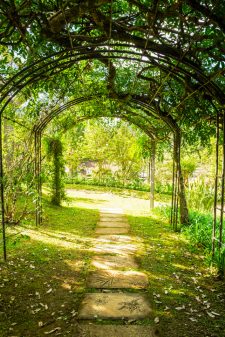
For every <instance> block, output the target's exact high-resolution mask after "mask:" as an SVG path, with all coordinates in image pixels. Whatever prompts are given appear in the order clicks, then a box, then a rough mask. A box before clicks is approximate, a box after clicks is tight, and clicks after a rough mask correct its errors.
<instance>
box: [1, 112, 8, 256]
mask: <svg viewBox="0 0 225 337" xmlns="http://www.w3.org/2000/svg"><path fill="white" fill-rule="evenodd" d="M2 139H3V135H2V116H1V115H0V190H1V191H0V194H1V196H0V198H1V220H2V243H3V258H4V261H6V260H7V251H6V225H5V202H4V170H3V147H2Z"/></svg>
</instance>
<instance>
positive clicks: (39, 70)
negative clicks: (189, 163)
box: [0, 43, 225, 113]
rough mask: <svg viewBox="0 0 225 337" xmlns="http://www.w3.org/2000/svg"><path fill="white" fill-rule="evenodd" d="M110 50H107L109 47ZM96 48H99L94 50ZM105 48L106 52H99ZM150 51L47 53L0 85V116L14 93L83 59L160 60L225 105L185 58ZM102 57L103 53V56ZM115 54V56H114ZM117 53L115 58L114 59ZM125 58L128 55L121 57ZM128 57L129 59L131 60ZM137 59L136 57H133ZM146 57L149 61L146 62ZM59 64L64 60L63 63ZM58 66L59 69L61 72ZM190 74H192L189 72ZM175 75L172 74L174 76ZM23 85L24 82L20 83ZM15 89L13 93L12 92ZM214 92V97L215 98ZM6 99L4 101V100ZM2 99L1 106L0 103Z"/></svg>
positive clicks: (89, 49)
mask: <svg viewBox="0 0 225 337" xmlns="http://www.w3.org/2000/svg"><path fill="white" fill-rule="evenodd" d="M110 47H111V48H114V49H109V48H110ZM116 47H118V48H124V49H115V48H116ZM95 48H99V49H95ZM101 48H106V49H101ZM125 48H131V49H132V50H127V49H125ZM153 49H154V48H150V47H148V46H147V47H146V48H144V47H141V46H140V47H136V46H134V45H131V44H124V43H120V44H119V43H116V44H109V43H106V44H97V45H91V46H86V47H76V48H73V49H70V50H63V51H60V52H57V53H54V54H51V55H49V56H46V57H44V58H42V59H41V60H39V61H36V62H34V63H32V64H31V65H29V66H27V67H25V68H23V69H22V70H21V71H19V72H18V73H17V74H15V75H14V76H13V77H12V78H11V79H9V80H8V82H6V84H5V85H4V86H2V88H1V90H0V93H1V95H2V97H1V99H0V104H3V106H2V108H1V110H0V113H1V112H3V111H4V109H5V107H6V106H7V105H8V103H9V102H10V101H11V100H12V99H13V97H14V96H16V94H17V93H19V92H20V91H21V90H22V89H23V88H24V87H25V86H27V85H29V84H31V83H33V82H37V81H39V80H41V79H42V78H45V77H46V75H47V74H49V75H51V74H50V72H51V71H53V70H54V69H56V71H55V72H53V73H52V74H55V73H58V72H62V71H63V70H64V69H67V68H69V67H71V66H72V65H73V64H74V63H75V62H79V61H81V60H87V59H115V58H117V59H124V60H125V59H127V60H131V61H137V62H140V63H146V64H154V60H157V61H159V60H160V61H162V62H163V63H165V64H167V65H169V66H172V69H171V68H169V69H167V68H166V67H165V66H163V71H164V72H166V71H168V72H169V73H170V72H171V71H172V70H173V72H174V71H175V70H177V71H179V73H183V74H184V75H189V76H190V77H191V78H194V79H195V80H196V81H197V83H199V84H200V85H201V86H204V87H205V88H207V90H208V91H209V93H210V94H212V95H214V96H218V97H217V98H218V99H219V100H220V99H221V100H222V103H224V102H225V95H224V93H223V92H222V91H221V90H220V88H219V87H218V86H217V85H216V84H215V83H213V82H212V81H211V79H210V78H209V77H207V76H206V75H205V74H204V73H203V72H202V71H200V70H199V68H198V66H197V65H196V64H195V63H194V62H193V61H190V60H188V59H187V58H186V57H182V56H181V55H175V54H173V55H171V54H170V53H169V51H167V52H165V51H164V52H163V51H161V52H160V55H164V58H163V57H162V56H157V58H156V56H153V55H148V54H146V52H147V51H149V52H155V53H157V52H159V51H158V50H153ZM134 50H141V52H137V51H134ZM143 52H145V59H143ZM102 54H105V56H103V55H102ZM114 54H115V55H114ZM116 54H118V56H116ZM124 55H129V56H126V57H125V56H124ZM131 56H132V57H131ZM166 56H168V57H171V58H173V59H174V60H177V61H178V62H179V64H181V65H182V66H185V67H188V68H189V71H188V70H187V69H186V68H182V67H180V65H178V64H177V65H175V66H174V64H172V63H171V62H169V60H168V59H167V58H166ZM137 57H140V59H139V58H137ZM148 58H149V60H148ZM63 61H65V62H64V63H63ZM155 66H157V67H159V68H160V65H159V64H158V63H157V65H155ZM61 67H63V68H62V69H61ZM193 71H194V73H193ZM174 76H175V75H174ZM24 82H25V83H24ZM14 90H15V91H14ZM215 93H217V95H215ZM7 97H9V98H8V100H7ZM5 99H6V102H5V104H4V103H3V102H4V100H5Z"/></svg>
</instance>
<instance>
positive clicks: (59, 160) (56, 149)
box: [45, 137, 65, 206]
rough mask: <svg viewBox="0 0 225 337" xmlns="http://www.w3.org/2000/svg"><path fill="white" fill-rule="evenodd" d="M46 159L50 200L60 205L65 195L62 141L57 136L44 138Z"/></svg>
mask: <svg viewBox="0 0 225 337" xmlns="http://www.w3.org/2000/svg"><path fill="white" fill-rule="evenodd" d="M45 141H46V145H47V146H46V150H47V159H48V160H49V161H50V162H49V164H48V169H49V170H48V171H49V176H48V178H47V179H49V181H47V182H49V185H50V188H51V202H52V204H54V205H57V206H60V205H61V202H62V200H63V198H64V197H65V190H64V182H63V176H64V172H65V170H64V160H63V146H62V142H61V140H60V139H59V138H57V137H51V138H46V140H45Z"/></svg>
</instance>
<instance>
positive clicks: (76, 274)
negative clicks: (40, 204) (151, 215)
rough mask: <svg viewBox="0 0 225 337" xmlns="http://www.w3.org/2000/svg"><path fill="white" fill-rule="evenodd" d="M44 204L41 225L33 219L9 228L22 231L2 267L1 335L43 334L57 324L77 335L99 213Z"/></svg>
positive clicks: (67, 333)
mask: <svg viewBox="0 0 225 337" xmlns="http://www.w3.org/2000/svg"><path fill="white" fill-rule="evenodd" d="M44 208H45V211H46V212H45V214H46V215H45V217H44V222H43V225H42V226H41V227H40V228H35V227H34V226H33V225H31V222H30V223H29V221H28V220H27V221H26V223H25V225H24V226H19V227H16V228H15V229H14V230H13V229H11V230H8V231H7V232H8V234H10V235H13V234H15V233H20V234H17V235H14V236H11V238H10V239H9V240H8V242H7V248H8V253H9V257H8V262H7V264H4V263H1V265H0V268H1V280H0V287H1V288H0V290H1V297H0V336H1V337H9V336H21V337H22V336H24V337H25V336H30V337H35V336H38V337H39V336H44V335H45V333H46V332H49V331H51V330H54V329H55V328H58V330H57V331H58V333H59V332H62V331H63V336H71V335H73V336H76V334H77V320H76V315H77V310H78V306H79V303H80V299H81V297H82V295H83V293H84V291H85V289H86V288H85V283H86V276H87V273H88V270H89V263H90V259H91V256H92V254H93V253H92V252H91V251H90V249H89V248H90V246H91V244H92V242H91V236H92V235H93V231H94V228H95V226H96V223H97V220H98V218H99V212H98V211H97V210H86V209H82V208H76V207H73V205H72V204H70V205H68V206H67V207H65V206H64V207H53V206H51V205H50V204H49V203H48V202H45V203H44ZM9 232H10V233H9Z"/></svg>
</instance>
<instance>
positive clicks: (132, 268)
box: [79, 209, 155, 337]
mask: <svg viewBox="0 0 225 337" xmlns="http://www.w3.org/2000/svg"><path fill="white" fill-rule="evenodd" d="M128 234H129V224H128V222H127V219H126V218H125V216H124V215H123V213H122V210H121V209H103V210H102V211H101V212H100V221H99V223H98V226H97V228H96V243H95V245H94V247H93V249H94V251H95V252H96V256H95V257H94V258H93V260H92V266H93V267H94V271H92V272H90V274H89V277H88V279H87V286H88V288H91V289H93V290H94V291H93V292H91V293H87V294H86V295H85V296H84V299H83V301H82V303H81V306H80V310H79V319H80V322H82V323H81V324H80V326H79V330H80V331H79V337H106V336H107V337H109V336H110V337H128V336H129V337H134V336H135V337H137V336H140V337H154V336H155V334H154V332H153V329H152V327H150V326H142V325H134V322H135V320H140V319H145V318H149V317H150V315H151V307H150V304H149V301H148V298H147V297H146V296H145V294H144V293H143V290H144V289H146V288H147V287H148V278H147V276H146V275H145V274H144V273H142V272H141V271H139V270H137V269H138V265H137V264H136V262H135V259H134V255H135V253H136V251H137V243H136V242H134V240H133V238H132V237H131V236H129V235H128ZM131 289H133V291H132V292H131V291H129V290H131ZM141 290H142V291H141ZM96 319H100V320H101V321H103V324H104V320H106V319H108V320H118V325H110V324H108V325H107V324H104V325H103V324H101V325H100V324H95V321H96ZM121 320H124V322H126V323H128V325H122V324H121V323H120V322H121ZM129 323H132V324H130V325H129Z"/></svg>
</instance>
